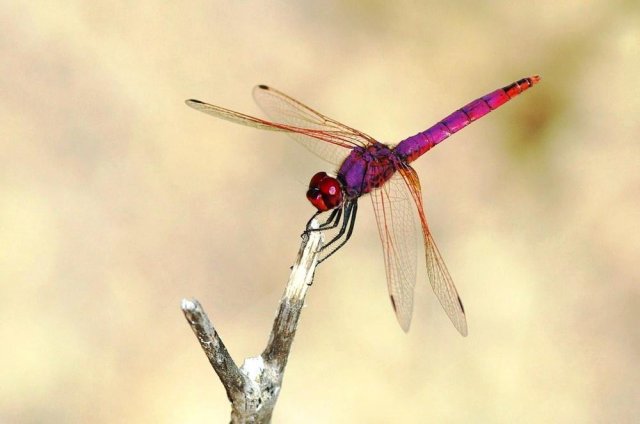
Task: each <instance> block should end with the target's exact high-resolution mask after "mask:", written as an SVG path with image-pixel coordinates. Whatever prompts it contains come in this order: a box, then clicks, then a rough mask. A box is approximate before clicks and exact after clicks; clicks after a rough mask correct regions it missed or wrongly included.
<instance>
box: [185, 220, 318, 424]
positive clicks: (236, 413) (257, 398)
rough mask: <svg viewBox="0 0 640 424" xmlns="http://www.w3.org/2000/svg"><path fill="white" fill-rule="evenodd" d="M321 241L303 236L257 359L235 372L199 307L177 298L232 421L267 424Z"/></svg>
mask: <svg viewBox="0 0 640 424" xmlns="http://www.w3.org/2000/svg"><path fill="white" fill-rule="evenodd" d="M317 225H318V224H317V222H316V221H313V223H312V228H317ZM322 243H323V236H322V233H321V232H320V231H312V232H310V233H309V234H308V235H305V236H303V238H302V244H301V245H300V251H299V252H298V258H297V259H296V262H295V264H294V265H293V267H292V270H291V276H290V277H289V283H288V284H287V288H286V289H285V292H284V294H283V295H282V298H281V299H280V306H279V308H278V313H277V315H276V318H275V321H274V323H273V328H272V330H271V336H270V337H269V342H268V343H267V347H266V348H265V350H264V352H262V354H261V355H260V356H256V357H252V358H247V359H245V361H244V363H243V364H242V366H241V367H240V368H238V366H237V365H236V364H235V362H234V361H233V359H232V358H231V356H230V355H229V352H228V351H227V349H226V348H225V346H224V343H222V340H221V339H220V336H219V335H218V333H217V332H216V330H215V328H214V327H213V325H212V324H211V322H210V321H209V318H208V317H207V314H206V313H205V312H204V310H203V309H202V306H201V305H200V303H199V302H198V301H197V300H195V299H183V300H182V311H183V312H184V315H185V317H186V318H187V321H188V322H189V325H191V329H192V330H193V332H194V333H195V335H196V337H197V338H198V341H199V342H200V346H201V347H202V349H203V350H204V353H205V354H206V355H207V358H209V363H211V366H212V367H213V369H214V371H215V372H216V374H218V377H219V378H220V381H222V384H223V385H224V387H225V389H226V391H227V397H228V398H229V401H231V422H232V423H268V422H270V420H271V415H272V414H273V408H274V407H275V404H276V401H277V400H278V394H279V393H280V387H281V385H282V378H283V375H284V369H285V367H286V365H287V360H288V358H289V353H290V351H291V344H292V343H293V338H294V336H295V334H296V328H297V325H298V319H299V318H300V312H301V310H302V307H303V306H304V299H305V296H306V294H307V289H308V287H309V285H310V284H311V282H312V281H313V274H314V271H315V268H316V265H317V263H318V252H319V250H320V248H321V247H322Z"/></svg>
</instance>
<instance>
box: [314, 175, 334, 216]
mask: <svg viewBox="0 0 640 424" xmlns="http://www.w3.org/2000/svg"><path fill="white" fill-rule="evenodd" d="M307 199H309V201H310V202H311V204H312V205H313V206H315V207H316V209H318V210H319V211H320V212H324V211H328V210H331V209H333V208H335V207H336V206H338V205H340V204H341V203H342V186H341V185H340V181H338V180H337V179H335V178H333V177H330V176H329V175H327V173H326V172H318V173H317V174H316V175H314V176H313V178H311V182H309V190H307Z"/></svg>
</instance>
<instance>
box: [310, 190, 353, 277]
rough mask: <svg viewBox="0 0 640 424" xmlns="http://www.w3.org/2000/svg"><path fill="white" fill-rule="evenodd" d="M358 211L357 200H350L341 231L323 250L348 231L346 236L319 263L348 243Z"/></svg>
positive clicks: (346, 207)
mask: <svg viewBox="0 0 640 424" xmlns="http://www.w3.org/2000/svg"><path fill="white" fill-rule="evenodd" d="M357 212H358V202H355V201H353V202H349V203H348V204H347V205H346V206H345V211H344V219H343V221H342V227H341V228H340V231H339V232H338V234H337V235H336V236H335V237H334V238H332V239H331V240H330V241H329V242H328V243H327V244H325V245H324V246H323V247H322V250H325V249H326V248H327V247H329V246H330V245H331V244H333V243H335V242H336V241H338V240H340V239H341V238H342V236H344V235H345V232H346V236H345V237H344V240H342V241H341V242H340V244H338V246H336V247H334V248H333V249H332V250H331V252H329V253H328V254H327V255H325V257H324V258H322V259H320V260H319V261H318V265H319V264H321V263H322V262H324V261H325V260H326V259H327V258H329V256H331V255H333V254H334V253H336V252H337V251H338V250H339V249H340V248H341V247H342V246H344V245H345V243H347V241H349V239H350V238H351V234H352V233H353V228H354V227H355V223H356V214H357Z"/></svg>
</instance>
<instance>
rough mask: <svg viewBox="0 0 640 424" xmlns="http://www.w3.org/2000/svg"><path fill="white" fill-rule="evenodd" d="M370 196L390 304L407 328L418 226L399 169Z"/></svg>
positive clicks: (413, 279)
mask: <svg viewBox="0 0 640 424" xmlns="http://www.w3.org/2000/svg"><path fill="white" fill-rule="evenodd" d="M371 200H372V201H373V210H374V212H375V215H376V222H377V223H378V231H379V233H380V239H381V241H382V251H383V255H384V265H385V271H386V274H387V286H388V289H389V297H390V299H391V305H392V306H393V310H394V311H395V313H396V318H398V322H399V323H400V327H402V329H403V330H404V331H409V326H410V325H411V316H412V313H413V292H414V288H415V285H416V257H417V254H416V247H417V234H418V231H417V230H418V228H417V224H416V212H415V205H414V203H413V199H412V197H411V193H410V191H409V190H408V188H407V185H406V184H405V182H404V179H403V177H402V175H400V174H398V173H396V174H394V176H393V177H391V179H390V180H389V181H387V183H386V184H384V185H383V186H382V187H381V188H379V189H377V190H374V191H372V192H371Z"/></svg>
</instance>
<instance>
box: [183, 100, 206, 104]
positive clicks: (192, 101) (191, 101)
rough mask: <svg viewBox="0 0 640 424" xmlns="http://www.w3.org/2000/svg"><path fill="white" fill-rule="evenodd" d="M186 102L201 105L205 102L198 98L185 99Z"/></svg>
mask: <svg viewBox="0 0 640 424" xmlns="http://www.w3.org/2000/svg"><path fill="white" fill-rule="evenodd" d="M184 102H185V103H186V104H189V103H199V104H201V105H202V104H204V102H201V101H200V100H196V99H189V100H185V101H184Z"/></svg>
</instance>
